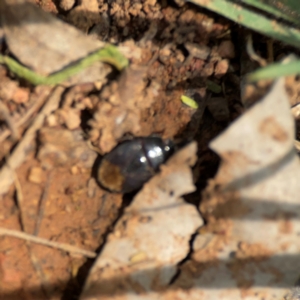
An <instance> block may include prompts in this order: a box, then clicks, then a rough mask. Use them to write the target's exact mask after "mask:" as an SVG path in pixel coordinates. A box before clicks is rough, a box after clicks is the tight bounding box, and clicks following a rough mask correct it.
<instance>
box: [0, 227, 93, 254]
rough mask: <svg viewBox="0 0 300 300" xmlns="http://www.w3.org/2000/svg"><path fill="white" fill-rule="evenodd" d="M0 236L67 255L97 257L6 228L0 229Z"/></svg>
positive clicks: (62, 244) (81, 250)
mask: <svg viewBox="0 0 300 300" xmlns="http://www.w3.org/2000/svg"><path fill="white" fill-rule="evenodd" d="M1 235H6V236H11V237H15V238H18V239H23V240H25V241H29V242H33V243H37V244H41V245H44V246H48V247H52V248H56V249H59V250H63V251H66V252H68V253H76V254H80V255H83V256H85V257H89V258H95V257H96V255H97V254H96V253H95V252H92V251H88V250H83V249H80V248H77V247H75V246H72V245H69V244H65V243H58V242H53V241H49V240H47V239H43V238H40V237H37V236H33V235H30V234H26V233H24V232H20V231H17V230H12V229H6V228H3V227H0V236H1Z"/></svg>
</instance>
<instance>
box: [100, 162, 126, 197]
mask: <svg viewBox="0 0 300 300" xmlns="http://www.w3.org/2000/svg"><path fill="white" fill-rule="evenodd" d="M98 180H99V181H100V183H101V184H102V185H103V187H105V188H107V189H109V190H111V191H115V192H119V191H121V190H122V188H123V184H124V181H125V178H124V176H123V175H122V173H121V170H120V167H119V166H116V165H114V164H112V163H110V162H109V161H107V160H105V159H104V160H103V161H102V162H101V166H100V168H99V170H98Z"/></svg>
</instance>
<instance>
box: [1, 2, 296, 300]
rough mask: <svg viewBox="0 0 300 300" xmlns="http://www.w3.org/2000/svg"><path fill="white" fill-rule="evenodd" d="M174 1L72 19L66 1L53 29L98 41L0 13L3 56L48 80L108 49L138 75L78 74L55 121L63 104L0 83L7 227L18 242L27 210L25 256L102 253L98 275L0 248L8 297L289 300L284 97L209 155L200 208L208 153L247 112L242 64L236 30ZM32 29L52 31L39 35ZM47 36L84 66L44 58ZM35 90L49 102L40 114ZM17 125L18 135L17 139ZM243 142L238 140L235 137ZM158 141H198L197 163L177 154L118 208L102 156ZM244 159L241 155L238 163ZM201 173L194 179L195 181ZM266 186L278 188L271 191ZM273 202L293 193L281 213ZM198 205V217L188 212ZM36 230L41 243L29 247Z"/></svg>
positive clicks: (61, 98) (290, 220) (117, 5)
mask: <svg viewBox="0 0 300 300" xmlns="http://www.w3.org/2000/svg"><path fill="white" fill-rule="evenodd" d="M175 2H176V4H174V3H173V4H172V5H169V3H168V2H167V1H162V3H160V2H157V1H153V0H151V1H145V2H143V3H135V2H128V1H127V2H126V1H116V2H114V3H109V2H106V1H100V2H98V4H99V7H98V8H99V10H97V5H96V2H94V1H93V5H91V6H89V3H88V1H82V2H81V4H79V5H76V4H75V7H74V8H76V9H72V7H73V5H74V3H73V4H72V1H71V2H69V3H64V4H62V6H61V9H63V10H64V11H68V13H67V14H64V16H62V15H60V17H61V18H62V19H65V20H67V21H69V22H70V23H72V24H73V25H75V26H76V27H77V28H80V29H81V30H83V31H84V33H86V32H90V33H91V36H90V37H88V36H86V35H84V34H82V32H80V31H78V30H76V29H75V28H73V27H70V26H69V25H67V24H65V23H62V22H61V21H58V19H57V18H55V17H54V16H50V15H45V14H44V13H40V10H39V9H38V8H37V7H36V6H34V5H31V4H30V5H29V6H27V4H28V3H27V2H23V1H21V0H20V1H6V2H3V3H2V4H1V5H3V7H4V8H5V11H7V12H8V14H7V16H8V15H10V16H11V19H10V20H7V19H6V21H4V22H5V23H4V27H5V28H4V30H5V37H6V43H7V48H8V50H9V51H10V53H13V54H14V56H15V57H16V58H17V59H18V60H19V61H20V62H22V63H24V64H25V65H27V67H31V68H33V69H34V70H36V71H39V72H40V73H41V74H51V73H52V72H55V71H57V70H60V69H61V68H63V67H65V66H67V65H69V64H70V63H71V64H72V62H74V61H77V60H78V59H80V58H82V57H85V56H86V55H88V54H89V53H90V52H93V51H94V50H95V49H99V47H101V45H103V44H104V43H103V41H107V42H110V43H113V44H117V45H118V49H119V51H120V52H121V53H122V55H124V56H125V57H126V59H129V60H130V62H131V64H130V67H128V68H127V69H126V70H125V71H123V72H121V74H118V76H116V72H112V67H111V66H108V65H106V64H104V63H103V62H100V63H99V64H98V66H94V65H93V68H95V67H96V69H98V73H97V71H96V75H95V76H94V77H90V78H87V76H86V75H84V78H83V82H85V83H82V80H81V79H82V78H81V79H80V78H79V79H78V78H75V79H72V80H73V81H71V82H69V83H68V85H67V86H69V88H67V89H66V88H65V87H59V91H60V92H59V95H58V96H57V99H56V100H57V105H56V106H55V107H54V108H52V109H50V110H48V111H47V112H46V114H44V113H43V111H44V110H45V109H46V107H47V104H49V100H47V101H46V99H48V98H49V99H51V97H53V96H54V95H55V93H54V95H53V91H55V89H54V90H51V89H50V88H45V87H43V86H40V87H37V88H32V87H31V86H30V85H28V84H26V83H24V82H23V81H20V80H18V79H16V78H14V77H13V74H12V73H9V72H7V71H6V70H5V69H4V68H3V69H1V70H4V71H3V72H2V71H1V82H2V83H1V86H2V88H3V89H4V88H5V86H6V84H5V83H4V81H6V82H8V83H10V86H11V89H7V90H6V91H5V90H3V92H2V94H1V101H2V102H3V104H4V105H5V106H6V107H7V108H8V110H6V112H8V113H10V114H11V115H8V118H3V121H2V122H3V123H0V125H1V127H0V137H3V140H2V141H3V142H2V145H3V147H2V149H1V157H2V158H3V160H2V162H1V170H0V172H1V173H0V176H1V175H2V176H3V177H1V178H2V179H3V178H4V179H3V180H1V181H0V184H1V194H2V196H1V198H0V199H1V203H2V207H1V209H0V226H1V227H3V228H8V229H9V230H13V229H15V230H16V231H17V233H20V232H18V231H19V230H20V224H19V211H20V213H21V214H22V223H23V222H25V224H26V233H24V234H23V236H24V235H25V236H26V234H29V236H30V237H31V240H32V241H37V240H39V238H42V240H43V241H44V240H45V239H49V240H50V244H51V242H53V243H52V245H56V246H58V245H61V246H63V245H65V244H66V243H67V244H69V245H71V246H72V247H75V248H76V249H82V250H83V251H87V252H85V253H89V255H91V256H93V255H94V253H95V252H97V253H99V256H98V258H97V260H96V261H95V262H94V264H93V262H92V261H89V260H87V259H86V258H84V257H82V256H77V255H74V253H73V254H71V255H66V253H65V252H64V251H58V250H53V249H51V248H48V247H45V246H40V245H35V244H34V243H31V244H30V248H29V247H26V245H27V243H28V242H27V243H26V244H24V242H22V241H21V240H19V239H15V238H10V237H7V236H2V237H1V246H0V250H1V252H0V276H1V279H2V283H3V284H0V290H1V295H3V297H4V298H5V297H7V298H9V299H14V298H13V297H15V298H16V299H20V297H21V298H22V297H24V296H25V297H27V298H29V299H34V297H36V299H44V298H45V299H46V298H47V297H48V299H49V298H50V299H62V298H63V299H71V298H72V297H77V298H78V297H79V295H80V293H81V289H82V288H83V292H82V294H81V298H82V299H85V298H87V299H88V298H93V299H98V298H100V297H101V299H102V298H104V297H107V298H108V297H111V296H112V295H114V297H115V298H125V297H126V298H132V297H133V294H134V293H135V294H136V295H135V297H137V298H147V299H167V298H170V299H174V298H176V299H177V298H178V299H186V298H195V299H222V297H223V299H225V298H226V299H227V298H230V299H231V298H232V299H257V297H260V298H263V297H267V298H270V297H277V296H278V297H280V296H283V295H284V294H285V293H286V292H287V290H288V289H289V288H291V287H292V286H293V284H294V283H295V281H296V279H297V276H296V273H297V272H296V269H297V268H298V265H297V260H296V253H297V251H298V246H297V243H296V242H294V241H296V232H297V228H298V227H297V226H298V225H297V213H296V211H297V210H296V208H295V207H296V206H295V205H296V202H295V199H297V198H293V197H294V196H293V195H294V193H296V190H297V189H296V178H297V177H296V175H295V174H291V173H289V174H287V173H286V172H287V171H289V172H291V169H292V171H294V172H297V170H298V166H296V164H297V162H298V160H297V159H298V158H297V156H296V154H295V152H293V151H294V150H293V144H294V136H293V129H292V124H293V120H292V119H291V117H290V115H289V106H288V104H284V101H286V103H287V101H288V100H287V99H285V100H284V97H285V96H284V92H283V89H282V86H280V84H281V83H280V82H279V85H277V86H274V89H273V93H275V97H274V98H275V102H276V101H277V102H276V103H272V101H271V100H268V99H270V96H266V99H264V100H262V101H260V102H259V103H258V104H257V105H258V108H255V107H256V106H254V107H253V109H250V110H249V111H248V112H247V113H245V114H244V115H243V116H242V117H241V118H240V119H239V120H237V122H236V123H233V124H232V126H231V127H229V129H228V131H225V132H224V134H223V135H220V136H219V137H218V139H216V140H215V141H214V142H212V143H211V147H212V148H213V149H214V150H215V151H216V152H217V153H218V154H219V156H220V157H221V159H222V162H221V166H220V169H219V171H218V173H217V175H216V177H215V178H214V179H212V180H211V181H209V185H208V187H207V188H206V190H205V191H204V192H203V194H202V195H201V187H202V189H203V187H204V186H205V183H206V182H207V179H209V178H211V177H213V176H214V174H215V170H216V169H217V165H218V157H217V156H216V155H215V154H214V153H213V152H211V151H210V150H209V149H208V143H209V142H210V141H211V140H212V139H213V138H214V137H216V135H218V134H220V133H221V132H222V131H223V130H224V129H225V128H226V126H227V125H228V124H229V123H230V122H232V121H233V120H234V119H235V118H236V117H237V116H238V115H240V114H241V113H242V112H243V108H242V105H241V103H240V102H239V101H237V100H236V99H237V98H238V99H240V95H239V80H240V79H239V78H238V80H236V77H235V76H236V74H237V72H236V70H237V69H236V60H235V59H236V57H237V56H238V53H237V52H236V51H235V50H236V49H235V48H234V47H233V43H232V41H231V40H230V37H229V36H228V34H227V32H228V29H229V28H230V24H229V23H228V22H226V21H225V20H221V21H220V22H219V20H218V21H216V20H215V16H212V15H209V16H208V15H207V14H206V13H207V12H206V13H203V12H202V11H201V10H199V9H197V8H196V7H195V6H191V5H189V4H184V3H183V2H182V3H181V2H180V1H175ZM177 2H178V3H177ZM177 4H178V6H177ZM20 7H25V9H24V12H29V15H31V14H32V15H33V16H34V17H33V19H34V20H36V21H38V22H28V17H26V14H23V13H22V11H21V12H20V10H17V9H16V10H14V9H13V8H20ZM41 7H43V8H45V7H47V10H49V9H50V10H51V7H52V10H53V11H52V12H53V13H55V14H57V11H58V10H57V9H55V5H54V4H53V3H52V2H51V1H49V6H47V4H46V2H43V3H41ZM63 7H64V8H63ZM39 13H40V14H39ZM23 15H24V19H22V16H23ZM86 16H89V17H88V20H87V22H85V19H86ZM99 16H100V17H99ZM33 19H32V20H33ZM48 21H49V22H48ZM39 22H40V23H39ZM19 23H22V26H23V29H22V27H19V25H18V24H19ZM36 23H39V25H41V24H43V26H42V27H41V26H40V27H39V28H40V29H39V28H38V26H36ZM50 24H51V26H49V25H50ZM65 26H67V27H65ZM46 27H47V30H46ZM68 28H71V29H70V30H69V29H68ZM14 30H15V31H14ZM39 30H41V31H39ZM54 31H55V32H56V31H57V32H58V33H59V34H58V36H59V38H60V40H61V41H62V40H64V41H65V42H66V44H67V45H69V46H70V47H71V48H72V51H73V50H74V53H77V54H78V51H79V52H80V51H83V52H80V53H81V54H80V55H78V56H75V57H73V56H72V55H66V53H61V52H60V51H61V50H62V48H61V47H57V46H58V45H60V44H59V43H58V44H57V43H53V45H54V44H56V45H55V47H54V49H51V44H52V42H51V39H50V38H49V36H52V33H53V32H54ZM41 32H42V33H41ZM28 34H29V36H28ZM18 37H22V39H18ZM69 37H70V39H71V41H70V40H68V38H69ZM77 37H78V39H77ZM26 38H28V42H27V43H25V39H26ZM72 39H74V40H75V41H73V40H72ZM97 39H99V40H101V39H102V41H101V42H97ZM49 43H50V45H49ZM37 44H38V45H39V47H36V45H37ZM41 45H43V47H42V46H41ZM85 45H87V47H85ZM96 45H97V46H96ZM99 45H100V46H99ZM40 46H41V47H40ZM89 47H91V48H89ZM94 47H95V48H94ZM19 48H20V49H19ZM73 48H74V49H73ZM77 48H80V49H77ZM37 49H41V51H42V52H39V53H37V55H38V56H39V59H40V60H41V61H43V60H45V62H46V63H45V68H46V69H47V68H49V69H47V70H46V69H37V68H41V67H44V66H43V65H42V63H38V64H37V66H36V67H35V64H36V60H35V58H34V56H33V55H32V54H31V53H34V52H36V51H37ZM49 49H50V50H49ZM57 51H58V52H57ZM70 51H71V50H70ZM56 52H57V53H56ZM28 53H29V55H28ZM30 54H31V55H30ZM47 55H49V56H47ZM55 55H58V58H57V64H56V58H55V57H57V56H55ZM60 56H62V57H63V56H66V58H64V59H63V60H61V59H60V58H59V57H60ZM47 57H48V58H47ZM63 61H64V62H63ZM49 65H53V66H52V67H53V68H54V69H51V66H50V67H49ZM119 69H121V68H119ZM87 73H88V74H89V73H92V72H91V71H90V70H87ZM208 78H209V79H208ZM223 80H224V81H223ZM237 81H238V84H236V82H237ZM291 81H292V80H290V82H291ZM296 81H297V80H296ZM224 82H225V85H224ZM293 82H295V81H293ZM64 86H66V84H64ZM221 86H222V88H221ZM224 86H225V88H224ZM288 88H289V94H291V93H293V95H294V96H293V100H292V102H293V105H295V104H296V103H297V88H296V85H295V84H294V83H290V85H289V86H288ZM293 88H294V90H293ZM207 90H210V92H208V91H207ZM0 91H1V89H0ZM37 91H39V92H41V91H42V92H44V93H45V95H44V96H41V97H42V100H39V104H38V105H36V106H34V101H35V99H36V98H35V97H33V95H34V93H37ZM4 92H5V93H4ZM221 92H222V94H221ZM48 93H50V95H49V96H48V98H47V97H46V95H48ZM214 93H215V94H214ZM37 94H38V93H37ZM42 94H43V93H42ZM212 94H213V95H212ZM182 95H187V96H188V97H190V98H191V99H192V100H193V101H195V106H197V105H198V109H194V108H191V107H188V106H185V105H183V104H182V102H181V100H180V99H181V96H182ZM3 96H4V97H3ZM281 96H282V97H281ZM43 97H44V98H43ZM280 97H281V98H280ZM271 98H272V97H271ZM279 98H280V99H281V100H280V99H279ZM45 102H46V105H45V106H43V103H45ZM270 102H271V104H270ZM196 103H197V105H196ZM264 103H267V104H265V106H264ZM259 105H260V106H259ZM255 109H256V110H255ZM253 110H254V111H256V114H255V113H253ZM3 111H5V110H3ZM257 111H258V113H257ZM284 112H285V113H286V114H285V113H284ZM249 113H250V114H252V117H251V118H250V117H249V119H250V120H249V119H248V114H249ZM6 115H7V114H6ZM264 119H266V120H267V121H265V122H263V121H262V120H264ZM243 120H244V121H243ZM37 121H38V122H37ZM10 122H16V123H15V128H13V126H10V125H9V124H10ZM239 122H240V123H239ZM243 122H244V123H243ZM37 123H38V126H36V125H37ZM13 124H14V123H13ZM259 124H260V125H261V126H260V127H259V129H257V128H258V127H257V126H258V125H259ZM2 125H4V126H2ZM254 125H255V126H254ZM236 127H237V129H236V132H237V133H236V135H234V138H232V137H230V135H229V134H228V132H229V133H230V132H231V131H233V129H234V128H236ZM244 128H245V129H244ZM282 128H283V129H282ZM243 129H244V130H243ZM251 129H252V131H253V132H252V133H251ZM13 130H14V131H16V130H17V131H18V132H19V133H20V135H19V136H20V137H19V140H18V138H17V140H16V141H15V140H13V139H9V138H7V137H9V135H10V133H14V131H13ZM246 130H247V132H248V135H249V136H247V135H246V134H245V131H246ZM23 133H24V136H22V134H23ZM250 133H251V134H250ZM284 133H286V134H284ZM151 134H159V135H160V136H162V137H163V138H174V137H175V138H179V140H180V139H181V140H182V139H183V140H185V139H186V140H190V139H195V140H196V141H197V144H198V150H196V145H195V143H191V144H189V145H187V146H186V147H184V148H183V149H181V150H179V151H178V152H177V153H176V154H175V155H174V156H173V157H172V158H171V159H170V160H169V161H168V162H167V163H166V165H163V166H162V168H161V171H160V173H159V174H157V175H156V176H154V177H153V178H152V179H151V180H150V181H149V182H148V183H146V184H145V186H144V187H143V189H142V190H141V191H140V192H139V193H138V194H137V195H136V196H135V197H134V198H133V200H132V202H131V203H130V204H129V205H128V206H127V207H125V203H126V197H122V195H120V194H110V193H109V192H107V191H104V190H103V189H101V188H100V187H99V186H98V185H97V184H96V182H95V180H94V177H93V172H94V170H95V168H97V161H98V160H99V157H97V158H96V156H97V153H96V152H98V153H99V152H100V153H102V154H103V153H107V152H108V151H110V150H111V149H112V148H113V147H114V146H115V145H116V144H117V143H118V142H120V141H122V139H124V138H132V137H134V136H148V135H151ZM219 140H221V141H222V143H221V142H218V141H219ZM15 143H16V144H15ZM236 144H238V145H239V146H241V147H242V149H240V148H238V149H235V148H234V145H236ZM222 145H223V146H224V145H225V146H224V147H225V150H224V149H223V148H222ZM288 147H290V154H289V153H286V151H287V148H288ZM91 149H94V150H96V152H95V151H93V150H91ZM233 149H234V151H233ZM250 150H251V151H254V153H252V152H247V151H250ZM224 151H225V152H224ZM226 151H227V152H226ZM16 153H17V155H16ZM238 153H239V155H238ZM262 153H264V154H265V156H262ZM196 154H197V156H198V158H199V159H198V161H197V163H196V156H195V155H196ZM233 154H235V155H233ZM271 154H272V155H271ZM285 154H286V156H284V155H285ZM252 155H253V157H252ZM276 155H277V156H276ZM280 155H281V156H280ZM278 156H279V157H278ZM5 157H7V159H5ZM264 159H266V161H265V163H269V164H267V166H266V165H264ZM278 159H279V160H278ZM277 160H278V161H279V162H278V161H277ZM195 163H196V165H195V166H194V167H193V172H192V173H193V179H192V173H191V169H190V168H191V167H192V166H193V165H194V164H195ZM292 163H293V165H292ZM9 166H10V167H9ZM292 166H293V167H292ZM246 167H247V168H246ZM15 168H16V171H15V172H14V171H13V170H12V169H15ZM248 168H249V169H250V171H249V170H248ZM268 168H271V171H272V172H271V171H270V169H268ZM261 169H262V170H263V171H262V172H261V173H260V170H261ZM249 172H250V173H249ZM253 172H254V175H253V174H252V173H253ZM281 172H282V174H281ZM279 173H280V174H281V175H280V174H279ZM14 174H16V175H17V179H16V178H15V177H14ZM251 174H252V175H251ZM257 174H258V175H257ZM38 177H39V178H38ZM273 177H274V178H275V179H276V178H277V177H278V178H279V179H280V180H281V182H280V183H278V182H276V183H273V182H272V180H273ZM45 178H48V179H49V178H51V180H48V179H47V180H45ZM253 178H254V182H253V183H252V185H251V184H250V183H251V180H253ZM287 180H288V182H287ZM14 181H15V182H19V187H17V188H16V189H17V191H18V190H20V189H21V190H22V198H23V201H22V203H19V205H18V206H16V205H15V202H14V201H13V194H14V187H13V186H12V183H13V182H14ZM193 181H194V183H196V187H197V189H196V187H195V185H194V183H193ZM269 181H270V182H269ZM289 184H290V185H289ZM15 185H16V186H17V184H16V183H15ZM256 186H257V187H258V190H259V192H258V194H257V192H256V194H255V189H254V187H256ZM274 186H277V187H278V189H279V190H278V191H277V190H276V189H275V188H274ZM199 187H200V188H199ZM287 187H288V188H287ZM276 191H277V192H276ZM280 191H281V192H282V191H287V192H286V193H287V194H288V196H286V197H287V198H285V194H282V193H280ZM293 191H294V192H293ZM188 193H192V194H190V197H185V199H187V200H188V201H189V202H191V203H192V204H188V203H187V202H185V200H183V199H182V196H183V195H184V194H188ZM252 193H253V194H252ZM280 196H282V197H280ZM201 198H202V202H201V203H200V211H201V215H200V214H199V212H198V210H197V209H196V207H195V205H196V206H197V205H199V202H200V199H201ZM252 198H253V199H254V200H253V199H252ZM261 200H263V201H261ZM122 202H123V204H122ZM260 202H262V203H260ZM274 202H275V204H274ZM287 203H288V204H289V205H288V206H286V204H287ZM202 218H203V219H204V220H205V221H206V223H205V225H204V223H203V219H202ZM115 222H116V223H115ZM201 226H202V227H201ZM37 227H39V230H38V231H39V234H38V235H39V236H38V237H36V236H34V233H35V232H36V228H37ZM200 227H201V228H200ZM266 232H267V234H266ZM14 234H15V232H14ZM31 234H32V235H31ZM20 235H22V233H20ZM27 236H28V235H27ZM27 236H26V237H27ZM269 238H270V243H269V242H268V243H266V242H265V241H266V240H267V239H269ZM276 243H277V244H276ZM50 246H51V245H50ZM58 247H59V246H58ZM99 247H100V248H99ZM75 248H74V249H75ZM28 251H29V252H30V254H29V253H28ZM79 251H80V250H79ZM83 253H84V252H83ZM289 255H290V256H289ZM292 255H295V259H294V258H293V256H292ZM33 260H34V261H33ZM282 262H284V264H283V263H282ZM92 264H93V266H92ZM280 268H281V269H280ZM298 269H299V268H298ZM89 270H90V272H89ZM88 272H89V275H88V276H87V274H88ZM28 274H32V275H31V277H30V276H28ZM85 279H86V283H85V285H84V286H83V283H84V280H85ZM33 287H35V288H33ZM292 293H293V292H292ZM251 297H252V298H251Z"/></svg>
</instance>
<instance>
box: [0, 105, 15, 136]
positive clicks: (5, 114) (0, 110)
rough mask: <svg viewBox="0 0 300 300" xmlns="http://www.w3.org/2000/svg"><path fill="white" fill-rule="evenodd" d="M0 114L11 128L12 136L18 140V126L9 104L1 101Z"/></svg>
mask: <svg viewBox="0 0 300 300" xmlns="http://www.w3.org/2000/svg"><path fill="white" fill-rule="evenodd" d="M0 116H1V117H2V118H3V119H4V121H5V123H6V125H7V127H8V128H9V129H10V131H11V134H12V138H13V139H14V140H18V139H19V137H20V133H19V131H18V128H17V126H16V124H15V122H14V120H13V119H12V117H11V115H10V112H9V110H8V108H7V106H6V105H5V104H4V103H3V102H2V101H0Z"/></svg>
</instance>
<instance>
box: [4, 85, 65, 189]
mask: <svg viewBox="0 0 300 300" xmlns="http://www.w3.org/2000/svg"><path fill="white" fill-rule="evenodd" d="M63 91H64V88H63V87H61V86H57V87H56V88H55V89H54V91H53V93H52V94H51V96H50V98H49V99H48V100H47V102H46V104H45V105H44V107H43V108H42V110H41V111H40V113H39V114H38V115H37V116H36V118H35V119H34V121H33V123H32V125H31V126H30V127H29V128H28V130H27V131H26V132H25V134H24V136H23V138H22V139H21V141H20V142H19V144H18V145H17V146H16V148H15V150H14V151H13V153H12V154H11V156H10V157H9V158H8V159H7V162H6V164H5V165H4V166H3V167H2V169H1V171H0V195H1V194H4V193H6V192H7V191H8V189H9V187H10V185H11V184H12V183H13V181H14V175H13V173H12V171H11V169H12V170H15V169H16V168H18V167H19V166H20V165H21V164H22V163H23V161H24V160H25V158H26V155H27V151H26V150H27V148H28V147H29V146H30V144H31V142H32V141H33V139H34V138H35V136H36V132H37V131H38V130H39V129H40V128H41V127H42V126H43V123H44V119H45V117H47V116H48V115H49V114H51V113H52V112H53V111H54V110H56V109H57V108H58V106H59V102H60V98H61V95H62V93H63Z"/></svg>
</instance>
